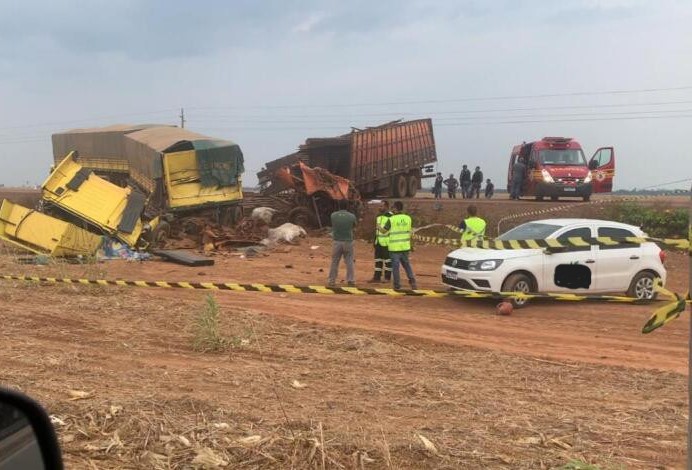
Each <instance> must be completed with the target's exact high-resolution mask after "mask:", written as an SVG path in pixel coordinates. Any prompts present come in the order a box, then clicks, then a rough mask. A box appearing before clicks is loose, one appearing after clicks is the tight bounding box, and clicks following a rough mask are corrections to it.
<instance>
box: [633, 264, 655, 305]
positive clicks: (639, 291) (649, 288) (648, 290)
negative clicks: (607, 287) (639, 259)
mask: <svg viewBox="0 0 692 470" xmlns="http://www.w3.org/2000/svg"><path fill="white" fill-rule="evenodd" d="M656 277H657V276H656V274H654V273H652V272H651V271H641V272H639V273H637V275H636V276H634V278H632V282H630V287H629V289H627V295H628V296H630V297H636V298H637V299H640V300H654V299H655V298H656V297H657V296H658V293H657V292H656V291H655V290H654V280H655V279H656Z"/></svg>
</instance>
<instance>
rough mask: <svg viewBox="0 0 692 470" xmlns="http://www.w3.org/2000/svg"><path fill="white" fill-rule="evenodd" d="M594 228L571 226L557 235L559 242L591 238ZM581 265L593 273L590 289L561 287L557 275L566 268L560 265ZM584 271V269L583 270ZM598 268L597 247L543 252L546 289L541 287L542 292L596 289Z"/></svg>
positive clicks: (589, 246)
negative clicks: (574, 238) (573, 238)
mask: <svg viewBox="0 0 692 470" xmlns="http://www.w3.org/2000/svg"><path fill="white" fill-rule="evenodd" d="M592 236H593V235H592V227H591V225H587V224H584V225H582V226H576V227H575V226H570V227H569V228H566V229H563V230H562V231H561V232H557V233H556V237H555V238H557V239H558V241H561V242H565V243H566V242H567V241H568V239H569V238H572V237H578V238H591V237H592ZM570 264H579V265H582V266H586V267H588V268H589V270H590V271H591V283H590V285H589V287H588V288H579V289H572V288H569V287H564V285H559V284H560V283H559V282H556V281H559V279H556V274H560V273H561V271H560V270H559V269H562V270H564V268H558V266H560V265H570ZM582 269H583V268H582ZM597 269H598V266H597V264H596V247H595V246H593V245H587V246H567V247H565V248H560V249H550V248H548V249H546V250H544V252H543V281H544V284H543V285H544V286H545V287H544V288H543V287H542V286H539V289H540V290H545V291H548V292H561V291H569V292H575V293H577V292H587V291H590V290H593V289H594V287H595V286H594V280H595V279H596V274H597V273H596V270H597Z"/></svg>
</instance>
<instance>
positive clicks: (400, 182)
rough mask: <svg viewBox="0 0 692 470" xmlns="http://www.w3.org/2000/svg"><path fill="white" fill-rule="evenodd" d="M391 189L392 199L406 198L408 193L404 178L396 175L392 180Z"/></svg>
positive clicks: (406, 182)
mask: <svg viewBox="0 0 692 470" xmlns="http://www.w3.org/2000/svg"><path fill="white" fill-rule="evenodd" d="M392 183H393V189H394V197H406V193H407V192H408V181H406V176H404V175H396V176H394V178H393V181H392Z"/></svg>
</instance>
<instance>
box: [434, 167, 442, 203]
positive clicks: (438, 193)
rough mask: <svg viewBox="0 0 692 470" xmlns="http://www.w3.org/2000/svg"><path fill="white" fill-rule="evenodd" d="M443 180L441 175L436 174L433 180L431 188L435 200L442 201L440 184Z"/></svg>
mask: <svg viewBox="0 0 692 470" xmlns="http://www.w3.org/2000/svg"><path fill="white" fill-rule="evenodd" d="M444 180H445V179H444V178H443V177H442V173H438V174H437V177H436V178H435V186H433V195H434V196H435V199H442V183H443V182H444Z"/></svg>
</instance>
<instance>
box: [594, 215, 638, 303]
mask: <svg viewBox="0 0 692 470" xmlns="http://www.w3.org/2000/svg"><path fill="white" fill-rule="evenodd" d="M598 236H599V237H612V238H622V237H635V236H636V235H635V234H634V233H632V232H631V231H629V230H627V229H624V228H618V227H607V226H604V227H598ZM642 256H643V255H642V246H641V245H639V244H636V243H632V244H620V245H613V246H608V245H604V244H601V245H598V249H597V253H596V262H597V264H598V277H597V279H596V288H597V289H598V290H599V291H604V292H624V291H626V290H627V287H628V286H629V284H630V281H631V280H632V278H633V277H634V275H635V274H636V273H637V272H638V271H639V267H640V264H641V262H642Z"/></svg>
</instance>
